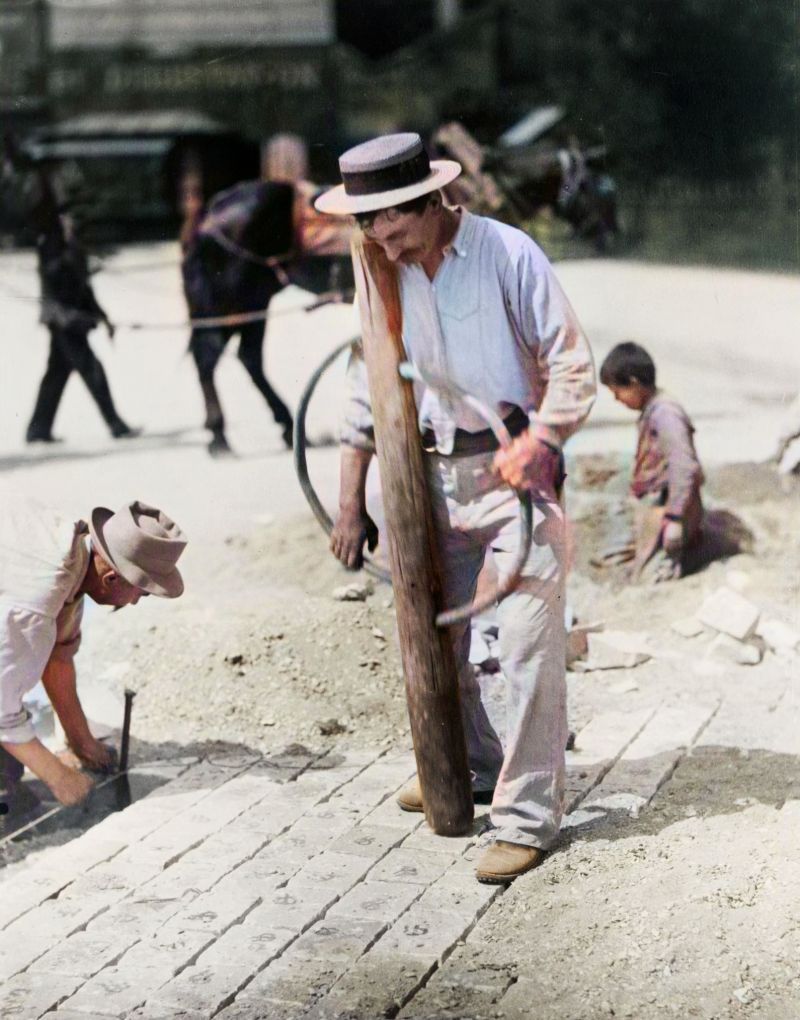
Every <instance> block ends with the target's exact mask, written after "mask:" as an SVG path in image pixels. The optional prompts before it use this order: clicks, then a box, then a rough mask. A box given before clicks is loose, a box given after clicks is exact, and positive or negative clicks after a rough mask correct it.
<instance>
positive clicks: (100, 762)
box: [70, 737, 117, 772]
mask: <svg viewBox="0 0 800 1020" xmlns="http://www.w3.org/2000/svg"><path fill="white" fill-rule="evenodd" d="M70 750H71V751H72V753H73V754H74V755H75V757H76V758H77V759H78V761H79V762H80V763H81V765H83V766H84V768H87V769H91V770H92V771H93V772H113V771H114V770H115V769H116V767H117V752H116V751H115V750H114V748H113V747H109V745H108V744H104V743H103V742H102V741H100V740H95V739H94V737H90V738H88V739H87V740H85V741H83V742H82V743H81V744H70Z"/></svg>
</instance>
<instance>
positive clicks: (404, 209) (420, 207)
mask: <svg viewBox="0 0 800 1020" xmlns="http://www.w3.org/2000/svg"><path fill="white" fill-rule="evenodd" d="M435 194H436V192H435V191H434V192H430V191H429V192H426V194H424V195H418V196H417V197H416V198H411V199H409V200H408V202H401V203H400V205H393V206H391V208H389V209H376V210H375V212H365V213H356V214H355V220H356V223H358V225H359V227H361V228H362V230H363V229H365V228H369V227H371V226H372V224H373V222H374V220H375V217H376V216H378V215H380V213H382V212H385V213H386V214H387V215H388V216H389V218H390V219H394V218H395V217H396V216H399V215H401V214H403V213H417V215H418V216H421V215H422V214H423V213H424V212H425V209H426V207H427V206H428V204H429V203H430V202H431V200H432V199H433V196H434V195H435Z"/></svg>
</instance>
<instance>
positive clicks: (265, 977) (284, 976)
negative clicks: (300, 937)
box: [237, 946, 350, 1009]
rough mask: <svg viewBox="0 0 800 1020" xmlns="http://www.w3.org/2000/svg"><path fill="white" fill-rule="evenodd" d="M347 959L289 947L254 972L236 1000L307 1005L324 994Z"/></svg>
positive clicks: (340, 971) (346, 965)
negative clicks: (308, 954)
mask: <svg viewBox="0 0 800 1020" xmlns="http://www.w3.org/2000/svg"><path fill="white" fill-rule="evenodd" d="M349 963H350V961H349V960H346V959H345V960H326V959H323V958H321V957H317V958H310V957H308V956H307V955H305V954H303V953H300V954H297V953H294V952H293V951H292V947H291V946H290V947H289V949H287V950H286V952H285V953H283V955H282V956H279V957H278V959H277V960H273V962H272V963H271V964H270V965H269V966H268V967H267V968H266V969H265V970H262V971H261V972H260V973H259V974H257V975H256V976H255V977H254V978H253V980H252V981H251V982H250V983H249V984H248V985H247V986H246V987H245V988H244V990H243V991H242V993H241V994H240V995H239V997H238V999H237V1001H239V1000H241V1002H242V1003H245V1002H248V1003H255V1004H260V1003H262V1002H263V1001H264V1000H267V999H274V1000H277V1001H279V1002H290V1003H291V1002H297V1003H304V1004H305V1007H306V1009H308V1008H309V1007H310V1006H311V1005H313V1004H314V1003H315V1002H317V1001H318V1000H319V999H321V998H322V996H323V995H326V994H327V993H328V992H329V991H330V989H331V988H332V987H333V985H334V983H335V982H336V981H337V979H338V978H340V977H341V976H342V974H343V973H344V972H345V971H346V970H347V968H348V965H349Z"/></svg>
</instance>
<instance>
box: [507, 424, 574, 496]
mask: <svg viewBox="0 0 800 1020" xmlns="http://www.w3.org/2000/svg"><path fill="white" fill-rule="evenodd" d="M560 460H561V458H560V456H559V454H558V453H557V452H556V450H554V449H553V447H551V446H548V445H547V444H546V443H543V442H542V441H541V440H540V439H537V438H536V436H534V435H533V433H532V432H523V433H522V435H520V436H517V438H516V439H515V440H513V442H512V443H511V446H509V447H507V448H506V449H505V450H498V451H497V454H496V455H495V458H494V463H493V465H492V466H493V469H494V471H495V472H496V473H497V474H499V475H500V477H501V478H502V479H503V481H504V482H505V483H506V485H510V486H511V488H512V489H524V490H527V491H528V492H532V493H536V494H539V493H540V494H541V495H543V496H544V497H545V498H546V499H555V498H556V486H557V484H558V481H559V479H558V469H559V464H560Z"/></svg>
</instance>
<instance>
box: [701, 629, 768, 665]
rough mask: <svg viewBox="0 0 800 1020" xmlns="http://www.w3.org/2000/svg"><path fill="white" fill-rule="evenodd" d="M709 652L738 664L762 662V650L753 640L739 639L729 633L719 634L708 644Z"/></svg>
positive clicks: (712, 655) (711, 655) (715, 656)
mask: <svg viewBox="0 0 800 1020" xmlns="http://www.w3.org/2000/svg"><path fill="white" fill-rule="evenodd" d="M707 654H708V656H709V657H713V658H715V659H720V660H723V661H724V662H733V663H736V665H738V666H757V665H758V664H759V662H761V657H762V650H761V648H759V646H758V645H757V644H755V643H753V642H750V641H737V640H736V639H735V638H732V637H729V636H728V635H727V634H717V636H716V637H715V638H714V640H713V641H712V642H711V644H710V645H709V646H708V652H707Z"/></svg>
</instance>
